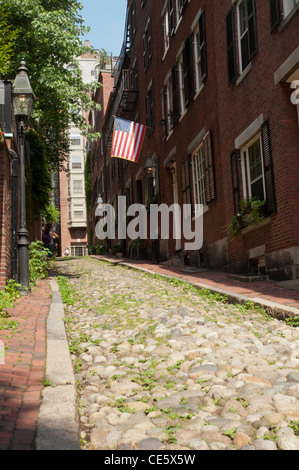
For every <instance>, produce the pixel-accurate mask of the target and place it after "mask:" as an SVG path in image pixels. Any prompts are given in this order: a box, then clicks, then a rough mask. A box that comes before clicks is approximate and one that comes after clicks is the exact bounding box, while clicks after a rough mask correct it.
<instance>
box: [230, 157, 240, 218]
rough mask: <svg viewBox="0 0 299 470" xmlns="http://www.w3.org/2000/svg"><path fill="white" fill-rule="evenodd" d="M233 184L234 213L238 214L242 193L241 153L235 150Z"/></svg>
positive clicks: (231, 158) (232, 169)
mask: <svg viewBox="0 0 299 470" xmlns="http://www.w3.org/2000/svg"><path fill="white" fill-rule="evenodd" d="M230 161H231V171H232V184H233V200H234V211H235V214H238V212H239V211H240V201H241V191H240V152H239V150H234V151H233V152H232V154H231V156H230Z"/></svg>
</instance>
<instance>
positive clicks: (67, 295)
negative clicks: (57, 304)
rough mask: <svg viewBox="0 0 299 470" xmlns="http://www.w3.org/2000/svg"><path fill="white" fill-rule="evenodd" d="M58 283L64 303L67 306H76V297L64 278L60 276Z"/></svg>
mask: <svg viewBox="0 0 299 470" xmlns="http://www.w3.org/2000/svg"><path fill="white" fill-rule="evenodd" d="M57 282H58V286H59V291H60V294H61V298H62V302H63V303H64V304H66V305H74V303H75V295H74V291H73V289H72V288H71V287H70V286H69V284H68V282H67V280H66V278H65V277H64V276H58V277H57Z"/></svg>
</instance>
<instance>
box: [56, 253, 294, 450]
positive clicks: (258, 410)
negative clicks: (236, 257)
mask: <svg viewBox="0 0 299 470" xmlns="http://www.w3.org/2000/svg"><path fill="white" fill-rule="evenodd" d="M56 267H57V269H58V274H59V275H65V276H68V277H67V279H68V283H69V285H70V286H71V288H72V289H73V293H74V294H75V296H76V300H75V303H74V304H73V305H69V306H66V329H67V334H68V340H69V345H70V350H71V354H72V360H73V365H74V370H75V374H76V380H77V384H78V407H79V411H80V430H81V445H82V448H84V449H97V450H99V449H101V450H104V449H110V450H111V449H118V450H121V449H131V448H133V449H136V450H138V449H148V450H158V449H159V450H224V449H241V450H247V449H250V450H277V449H285V450H298V449H299V429H298V428H299V384H298V374H299V372H298V371H299V330H298V328H295V327H292V326H291V325H288V324H286V323H285V322H284V321H280V320H277V319H275V318H272V317H268V316H267V315H265V314H263V312H262V311H261V310H260V309H252V308H249V307H251V306H237V305H231V304H229V303H227V302H226V301H225V300H226V299H223V298H221V297H220V296H217V295H209V294H208V292H206V291H203V292H201V293H200V292H198V291H196V289H194V288H192V287H191V286H190V285H189V286H187V285H185V284H184V283H182V282H180V281H178V280H177V279H173V280H168V281H167V280H165V279H162V278H160V277H159V276H155V275H153V276H150V275H148V274H145V273H141V272H135V271H132V270H129V269H126V268H124V267H121V266H113V265H110V264H108V263H105V262H101V261H98V260H93V259H79V260H78V259H76V260H74V259H71V258H70V259H68V260H59V261H57V262H56Z"/></svg>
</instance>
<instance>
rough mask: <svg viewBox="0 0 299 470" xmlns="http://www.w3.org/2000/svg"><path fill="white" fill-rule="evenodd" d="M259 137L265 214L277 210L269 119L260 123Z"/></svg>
mask: <svg viewBox="0 0 299 470" xmlns="http://www.w3.org/2000/svg"><path fill="white" fill-rule="evenodd" d="M261 137H262V149H263V162H264V174H265V187H266V211H267V215H270V214H273V213H276V212H277V205H276V196H275V184H274V171H273V158H272V146H271V136H270V125H269V121H265V122H264V123H263V124H262V126H261Z"/></svg>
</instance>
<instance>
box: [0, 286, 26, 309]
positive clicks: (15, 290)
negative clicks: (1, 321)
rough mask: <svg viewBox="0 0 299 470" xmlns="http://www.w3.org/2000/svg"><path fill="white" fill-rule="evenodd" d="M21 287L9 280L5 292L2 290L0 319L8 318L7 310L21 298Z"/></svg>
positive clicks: (0, 291) (0, 295)
mask: <svg viewBox="0 0 299 470" xmlns="http://www.w3.org/2000/svg"><path fill="white" fill-rule="evenodd" d="M20 287H21V285H20V284H18V283H17V282H15V281H14V280H13V279H9V280H8V281H7V283H6V287H5V290H4V291H3V290H0V318H1V317H2V318H3V317H5V316H6V314H5V309H6V308H10V307H12V305H13V302H14V301H15V300H16V299H17V298H18V297H20V291H19V288H20Z"/></svg>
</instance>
